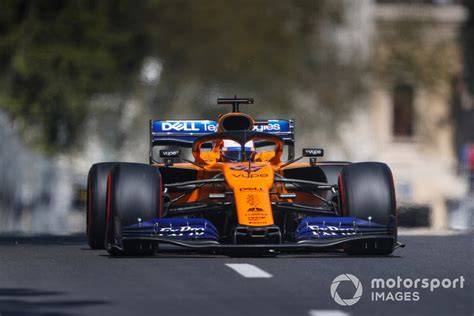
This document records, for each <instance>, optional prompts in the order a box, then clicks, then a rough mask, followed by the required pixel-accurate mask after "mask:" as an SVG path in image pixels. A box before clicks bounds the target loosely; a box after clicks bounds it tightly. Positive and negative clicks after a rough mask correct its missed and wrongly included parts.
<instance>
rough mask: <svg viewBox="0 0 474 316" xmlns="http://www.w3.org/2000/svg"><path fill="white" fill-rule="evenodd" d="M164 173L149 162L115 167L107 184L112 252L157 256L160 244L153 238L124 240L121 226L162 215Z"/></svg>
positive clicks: (108, 224)
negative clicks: (162, 179)
mask: <svg viewBox="0 0 474 316" xmlns="http://www.w3.org/2000/svg"><path fill="white" fill-rule="evenodd" d="M161 185H162V184H161V175H160V172H159V170H158V169H157V168H154V167H151V166H149V165H145V164H137V163H121V164H119V165H117V166H115V167H114V168H113V169H112V170H111V172H110V174H109V178H108V186H107V196H108V199H107V231H106V249H107V251H108V252H109V253H110V254H111V255H153V254H154V253H155V252H156V250H157V248H158V244H157V243H156V242H155V241H150V240H124V241H123V242H122V240H121V229H122V228H123V227H126V226H128V225H132V224H136V223H137V222H138V221H139V220H138V219H139V218H140V220H141V221H142V222H146V221H149V220H151V219H153V218H156V217H159V216H160V210H161V205H162V194H161V192H162V189H161Z"/></svg>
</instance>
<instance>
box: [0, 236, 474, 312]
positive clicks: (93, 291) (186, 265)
mask: <svg viewBox="0 0 474 316" xmlns="http://www.w3.org/2000/svg"><path fill="white" fill-rule="evenodd" d="M400 240H401V241H402V242H404V243H406V245H407V247H406V248H404V249H398V250H397V251H396V252H395V253H394V255H393V256H390V257H349V256H346V255H343V254H327V253H323V254H311V255H278V256H273V257H238V258H237V257H234V258H231V257H227V256H221V255H211V254H207V255H198V254H193V253H183V252H177V253H173V252H165V253H162V254H158V255H156V256H155V257H152V258H112V257H109V256H107V254H106V252H105V251H93V250H89V249H88V247H87V246H86V244H85V242H84V240H83V238H82V237H81V236H80V237H77V236H76V237H71V238H61V239H54V238H53V239H51V238H46V239H34V238H26V239H25V238H23V239H19V238H12V237H9V238H5V237H4V238H0V314H1V316H5V315H33V316H39V315H101V316H103V315H246V316H250V315H305V316H327V315H341V316H342V315H368V314H371V315H382V314H383V315H470V316H471V315H473V314H474V307H473V306H474V305H473V304H474V303H473V301H474V290H473V269H474V264H473V244H474V243H473V241H474V234H472V233H471V234H464V235H457V236H436V237H434V236H423V237H421V236H418V237H415V236H410V237H408V236H405V237H401V238H400ZM235 264H236V265H235ZM241 273H242V274H241ZM340 274H352V275H354V276H356V277H357V278H358V279H360V282H361V283H360V284H362V290H363V292H362V296H361V298H360V300H359V301H358V302H357V303H355V304H354V305H352V306H341V305H338V304H337V303H336V302H335V301H334V300H333V298H332V296H331V292H330V286H331V283H332V282H333V280H334V279H335V278H336V277H337V276H338V275H340ZM246 276H247V277H246ZM248 276H253V277H250V278H249V277H248ZM397 276H400V278H402V284H403V282H404V281H403V280H405V279H407V278H412V279H413V280H414V279H416V278H430V280H429V282H435V283H436V281H431V279H432V278H437V279H440V281H442V279H444V278H449V279H451V280H453V279H455V278H459V277H461V276H462V277H463V278H464V280H465V281H464V282H463V288H459V287H460V284H461V283H460V282H461V281H460V279H459V280H458V283H457V288H456V289H446V288H442V285H440V287H441V288H439V289H436V290H434V291H433V292H430V290H429V289H423V288H421V289H420V288H418V289H413V288H410V289H406V288H402V289H396V288H395V289H387V288H386V289H373V288H371V283H372V282H371V280H372V279H374V278H386V279H388V278H393V279H394V280H396V279H397ZM390 282H391V281H387V286H389V285H393V284H391V283H390ZM420 282H421V281H420ZM445 282H446V283H445V285H446V284H447V282H448V281H445ZM435 283H433V286H434V285H435ZM420 284H421V283H419V286H421V285H420ZM430 284H431V283H430ZM407 285H410V284H409V281H408V283H407ZM336 292H337V293H338V295H339V297H340V298H342V299H346V298H352V297H353V295H354V294H355V293H356V287H355V286H354V285H353V284H352V282H341V283H340V284H339V287H338V288H337V289H336ZM374 292H377V293H379V294H378V295H385V298H386V299H390V294H387V293H389V292H390V293H392V294H393V295H395V296H396V295H403V299H404V301H388V302H387V301H380V297H379V300H378V301H373V300H372V296H373V295H375V294H373V293H374ZM380 292H383V293H384V294H380ZM397 292H405V293H402V294H395V293H397ZM413 292H417V293H418V294H414V293H413ZM406 293H408V294H406ZM407 297H408V298H410V299H411V300H410V301H407ZM416 297H418V298H419V299H418V300H416V301H414V300H413V299H414V298H416Z"/></svg>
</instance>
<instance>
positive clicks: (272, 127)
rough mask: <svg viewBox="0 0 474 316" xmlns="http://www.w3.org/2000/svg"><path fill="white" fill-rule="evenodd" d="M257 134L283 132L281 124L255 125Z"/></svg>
mask: <svg viewBox="0 0 474 316" xmlns="http://www.w3.org/2000/svg"><path fill="white" fill-rule="evenodd" d="M253 130H254V131H256V132H279V131H281V125H280V123H270V122H269V123H268V124H265V125H255V126H254V128H253Z"/></svg>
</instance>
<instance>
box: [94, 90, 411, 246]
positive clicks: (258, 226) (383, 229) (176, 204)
mask: <svg viewBox="0 0 474 316" xmlns="http://www.w3.org/2000/svg"><path fill="white" fill-rule="evenodd" d="M217 103H218V104H225V105H232V111H231V112H229V113H226V114H224V115H219V116H218V119H217V121H213V120H151V121H150V152H149V164H140V163H127V162H103V163H96V164H94V165H93V166H92V167H91V169H90V171H89V176H88V189H87V237H88V243H89V245H90V247H91V248H93V249H104V248H105V249H106V250H107V251H108V252H109V253H110V254H111V255H153V254H155V253H156V252H157V251H160V249H161V248H162V247H160V245H165V244H167V245H174V246H179V247H185V248H190V249H193V250H195V251H199V250H206V251H214V252H222V253H233V252H238V251H257V252H262V253H267V252H270V253H279V252H316V251H320V250H324V251H327V250H331V251H333V250H334V251H338V252H345V253H347V254H350V255H352V254H355V255H389V254H391V253H392V252H393V250H394V249H396V248H398V247H400V246H402V245H401V244H400V243H399V242H398V241H397V213H396V201H395V189H394V184H393V176H392V172H391V171H390V168H389V167H388V166H387V165H386V164H384V163H380V162H358V163H349V162H334V161H318V159H320V157H322V156H323V154H324V151H323V149H321V148H305V149H303V151H302V155H301V156H298V157H296V156H295V121H294V120H293V119H287V120H285V119H267V120H257V119H254V118H253V117H252V116H251V115H249V114H246V113H244V112H241V111H240V106H241V105H243V104H253V103H254V100H253V99H251V98H237V97H234V98H223V99H218V100H217ZM189 149H191V151H190V155H189V156H186V154H185V152H184V151H185V150H187V151H189ZM158 153H159V154H158ZM157 154H158V155H159V157H156V156H157ZM283 154H285V156H286V157H287V158H286V159H283ZM191 156H192V159H190V157H191ZM303 159H308V161H307V162H301V161H303ZM164 248H166V247H164Z"/></svg>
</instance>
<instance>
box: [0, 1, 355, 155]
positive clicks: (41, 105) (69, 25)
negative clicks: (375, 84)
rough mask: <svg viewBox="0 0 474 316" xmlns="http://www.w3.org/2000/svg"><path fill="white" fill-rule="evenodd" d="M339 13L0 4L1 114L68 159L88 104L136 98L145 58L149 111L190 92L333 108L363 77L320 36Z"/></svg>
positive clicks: (269, 5)
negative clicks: (156, 68) (149, 61)
mask: <svg viewBox="0 0 474 316" xmlns="http://www.w3.org/2000/svg"><path fill="white" fill-rule="evenodd" d="M341 3H342V2H341V1H334V0H330V1H314V0H298V1H275V0H239V1H221V0H199V1H193V0H173V1H171V0H161V1H160V0H157V1H153V0H142V1H124V0H101V1H96V0H2V1H1V2H0V67H1V68H0V69H1V71H0V106H1V107H3V108H6V109H7V110H8V112H9V113H10V114H11V115H12V116H13V117H15V118H16V119H17V121H18V122H24V124H23V126H24V128H23V129H24V130H30V134H31V131H34V133H35V134H36V135H42V136H41V137H38V138H36V139H35V140H38V141H39V143H40V144H43V145H45V146H46V148H48V149H50V150H51V151H55V150H65V149H67V148H68V146H71V145H74V144H76V143H77V142H74V140H77V139H80V137H79V136H80V127H81V125H82V124H83V122H84V119H85V118H86V116H87V114H88V113H89V111H90V108H89V107H90V105H89V104H90V102H89V101H90V100H91V97H93V96H94V95H96V94H103V93H113V94H119V95H122V96H127V95H128V94H130V93H137V87H139V86H138V85H137V82H138V77H139V76H138V73H139V69H140V66H141V64H142V62H143V60H144V58H145V57H147V56H154V57H157V58H158V59H159V60H160V61H161V62H162V63H163V68H164V71H163V75H162V80H161V81H160V84H159V85H158V86H157V87H156V88H154V89H155V90H156V91H155V93H154V95H155V96H156V98H155V103H156V104H160V105H163V104H169V102H168V101H169V99H170V98H172V97H173V96H174V95H176V94H179V93H180V86H181V85H182V84H185V83H187V82H199V83H200V84H201V85H202V86H205V87H208V88H207V89H208V90H212V88H213V87H216V86H217V87H218V89H217V90H218V91H219V93H223V94H233V93H234V92H236V93H242V92H243V93H244V94H247V93H248V94H251V95H252V96H256V97H258V98H260V100H265V101H267V104H271V107H272V108H271V110H272V111H275V110H278V109H285V107H286V108H287V107H288V104H289V99H290V97H291V92H292V91H294V90H295V89H300V90H301V89H306V90H314V91H316V93H317V94H318V98H319V101H320V103H321V104H325V105H326V106H327V107H331V106H332V107H333V109H341V107H343V105H344V104H345V103H346V102H345V101H347V99H350V97H348V96H347V93H349V95H350V96H351V97H352V94H351V93H352V92H353V91H360V87H359V86H358V85H357V84H358V82H359V81H360V74H359V73H358V72H354V71H352V69H351V68H350V66H347V65H338V64H337V62H336V61H335V60H334V57H333V56H332V55H331V52H330V51H329V50H328V47H327V46H325V45H327V44H328V43H327V42H326V43H325V42H324V40H322V39H321V38H320V34H321V32H320V30H319V27H320V25H321V24H322V23H326V24H327V23H339V21H340V19H341V16H340V14H339V13H340V11H341V10H340V9H341V7H340V5H341ZM357 67H359V65H356V68H357ZM351 74H352V75H351ZM354 82H355V83H356V84H355V85H354V84H353V83H354ZM333 89H336V90H337V91H338V92H337V93H334V92H333ZM197 99H199V98H197ZM199 102H203V101H198V103H197V105H198V106H199V105H202V104H203V103H199ZM194 106H196V104H194ZM165 110H166V107H163V108H162V109H161V111H160V113H163V111H165ZM20 125H21V124H20Z"/></svg>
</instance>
